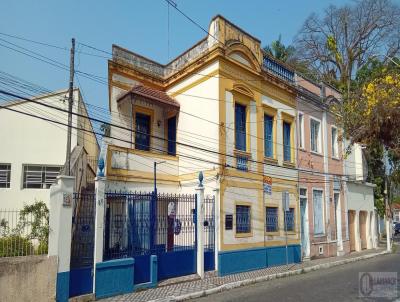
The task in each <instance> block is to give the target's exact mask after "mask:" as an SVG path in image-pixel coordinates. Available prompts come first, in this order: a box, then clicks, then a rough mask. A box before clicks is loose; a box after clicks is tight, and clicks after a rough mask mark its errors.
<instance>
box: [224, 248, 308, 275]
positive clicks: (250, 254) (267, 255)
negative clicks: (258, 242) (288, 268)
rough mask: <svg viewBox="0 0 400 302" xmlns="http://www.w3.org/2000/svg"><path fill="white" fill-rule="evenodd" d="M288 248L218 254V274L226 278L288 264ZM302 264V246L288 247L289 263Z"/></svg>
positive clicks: (254, 249)
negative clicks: (226, 276)
mask: <svg viewBox="0 0 400 302" xmlns="http://www.w3.org/2000/svg"><path fill="white" fill-rule="evenodd" d="M285 250H286V247H285V246H274V247H261V248H253V249H245V250H234V251H227V252H219V253H218V274H219V275H220V276H225V275H229V274H234V273H241V272H246V271H252V270H257V269H262V268H265V267H271V266H277V265H284V264H286V251H285ZM299 262H301V248H300V245H288V263H299Z"/></svg>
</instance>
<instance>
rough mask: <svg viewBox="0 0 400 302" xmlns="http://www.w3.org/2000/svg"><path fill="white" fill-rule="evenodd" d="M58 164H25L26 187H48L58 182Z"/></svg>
mask: <svg viewBox="0 0 400 302" xmlns="http://www.w3.org/2000/svg"><path fill="white" fill-rule="evenodd" d="M60 169H61V168H60V167H57V166H35V165H25V166H24V183H23V188H24V189H48V188H50V186H51V185H52V184H54V183H55V182H56V179H57V176H58V174H59V173H60Z"/></svg>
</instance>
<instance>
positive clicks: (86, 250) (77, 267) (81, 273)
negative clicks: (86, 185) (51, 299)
mask: <svg viewBox="0 0 400 302" xmlns="http://www.w3.org/2000/svg"><path fill="white" fill-rule="evenodd" d="M73 205H74V207H73V217H72V242H71V269H70V287H69V296H70V297H74V296H79V295H83V294H88V293H91V292H92V289H93V272H92V271H93V256H94V221H95V215H96V198H95V193H74V203H73Z"/></svg>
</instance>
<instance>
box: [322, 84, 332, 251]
mask: <svg viewBox="0 0 400 302" xmlns="http://www.w3.org/2000/svg"><path fill="white" fill-rule="evenodd" d="M325 96H326V95H325V85H324V83H321V101H322V103H324V101H325ZM322 141H323V146H322V148H323V152H322V154H323V158H324V160H323V163H324V173H325V177H324V179H325V208H326V211H325V213H326V219H327V221H326V222H327V232H326V242H327V243H328V257H329V256H330V254H329V245H330V242H331V226H330V216H331V215H330V183H329V182H330V177H329V175H328V173H329V171H328V170H329V169H328V168H329V167H328V125H327V114H326V109H325V108H324V111H323V113H322Z"/></svg>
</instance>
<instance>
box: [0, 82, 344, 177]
mask: <svg viewBox="0 0 400 302" xmlns="http://www.w3.org/2000/svg"><path fill="white" fill-rule="evenodd" d="M0 93H2V94H5V95H9V96H13V97H16V98H20V99H23V100H27V101H30V102H33V103H37V104H40V105H43V106H46V107H49V108H53V109H56V110H59V111H63V112H67V111H66V110H65V109H62V108H58V107H55V106H52V105H49V104H44V103H41V102H38V101H35V100H32V99H29V98H25V97H23V96H19V95H16V94H13V93H10V92H7V91H4V90H0ZM2 107H3V108H5V107H4V106H2ZM73 114H74V115H76V116H79V117H82V118H87V119H91V120H93V121H95V122H99V123H104V124H106V125H109V126H112V127H117V128H120V129H123V130H127V131H131V132H135V133H140V134H145V135H149V134H147V133H143V132H141V131H137V130H133V129H130V128H127V127H123V126H120V125H116V124H113V123H109V122H106V121H104V120H100V119H96V118H91V117H88V116H85V115H82V114H79V113H73ZM149 137H152V138H155V139H159V140H162V141H165V142H172V143H176V144H177V145H181V146H184V147H188V148H193V149H196V150H200V151H204V152H206V153H212V154H217V155H222V156H227V157H232V158H236V157H235V156H234V155H230V154H225V153H221V152H215V151H211V150H208V149H205V148H200V147H197V146H193V145H190V144H185V143H181V142H176V141H172V140H168V139H165V138H162V137H158V136H155V135H149ZM126 142H128V143H129V144H131V143H132V142H131V141H126ZM158 151H162V150H158ZM248 161H249V162H252V163H258V164H262V165H265V163H264V162H259V161H256V160H252V159H248ZM212 163H213V164H215V163H214V162H212ZM217 164H218V165H219V164H220V163H217ZM269 165H270V166H276V167H280V168H282V167H281V166H279V165H277V164H269ZM232 168H234V167H232ZM285 168H286V169H289V170H296V171H300V172H303V173H309V171H307V170H303V169H298V168H295V167H285ZM314 173H315V172H314ZM318 174H319V175H332V176H346V175H343V174H337V173H326V172H323V173H321V172H318Z"/></svg>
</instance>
